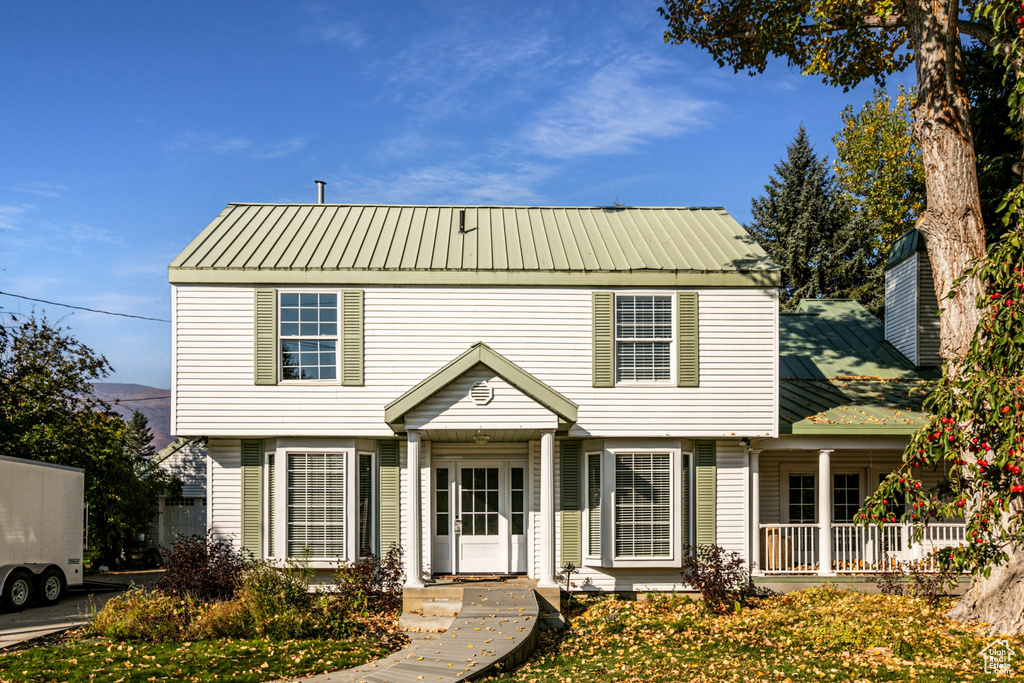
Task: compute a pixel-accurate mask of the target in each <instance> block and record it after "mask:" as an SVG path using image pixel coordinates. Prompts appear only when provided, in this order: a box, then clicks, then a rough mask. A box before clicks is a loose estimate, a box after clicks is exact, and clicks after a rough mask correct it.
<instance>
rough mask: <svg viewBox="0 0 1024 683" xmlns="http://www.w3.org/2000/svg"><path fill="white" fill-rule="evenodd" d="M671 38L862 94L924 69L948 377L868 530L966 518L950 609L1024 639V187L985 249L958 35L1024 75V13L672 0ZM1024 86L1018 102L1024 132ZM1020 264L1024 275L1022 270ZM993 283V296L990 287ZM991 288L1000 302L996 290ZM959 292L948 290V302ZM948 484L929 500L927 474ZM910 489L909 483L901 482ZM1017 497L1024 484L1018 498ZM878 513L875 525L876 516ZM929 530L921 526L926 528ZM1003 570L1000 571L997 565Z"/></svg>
mask: <svg viewBox="0 0 1024 683" xmlns="http://www.w3.org/2000/svg"><path fill="white" fill-rule="evenodd" d="M663 1H664V5H663V6H662V7H661V8H660V9H659V12H660V13H661V14H662V16H663V17H664V18H665V19H666V20H667V21H668V30H667V31H666V33H665V40H666V42H669V43H674V44H680V43H684V42H690V43H694V44H696V45H698V46H700V47H702V48H704V49H705V50H707V51H708V52H710V53H711V55H712V57H714V59H715V60H716V61H717V62H718V63H719V65H721V66H725V65H729V66H731V67H733V69H734V70H736V71H747V72H748V73H750V74H756V73H761V72H763V71H764V69H765V68H766V67H767V64H768V60H769V58H772V57H774V58H782V59H785V60H786V61H787V62H788V63H789V64H790V65H794V66H798V67H800V68H801V69H802V70H803V71H804V72H805V73H809V74H817V75H819V76H821V77H822V79H823V81H824V82H826V83H828V84H831V85H834V86H840V87H842V88H844V89H847V88H850V87H852V86H854V85H856V84H858V83H860V82H862V81H863V80H865V79H867V78H869V77H870V78H874V79H875V81H876V82H878V83H879V84H883V83H884V81H885V77H886V76H887V75H889V74H892V73H895V72H898V71H902V70H903V69H905V68H907V67H908V66H910V64H914V67H915V70H916V73H917V100H916V102H915V104H914V107H913V117H914V122H913V134H914V138H915V140H916V141H917V143H918V145H919V146H920V148H921V152H922V156H923V161H924V173H925V195H926V207H925V210H924V212H923V213H922V215H921V217H920V219H919V220H918V223H917V228H918V230H920V232H921V234H922V235H923V236H924V238H925V243H926V245H927V248H928V257H929V261H930V262H931V267H932V273H933V275H934V280H935V288H936V294H937V295H938V296H939V299H940V300H941V301H944V302H945V308H944V309H943V311H942V315H941V318H940V330H941V341H942V345H941V353H942V356H943V358H944V359H945V360H946V364H945V367H944V370H943V378H942V380H941V382H940V383H939V384H938V385H937V387H936V388H935V391H934V394H933V395H932V396H931V398H930V399H929V401H928V407H929V410H930V412H931V414H932V415H934V416H935V417H934V419H933V420H932V421H931V424H929V427H928V428H927V429H926V430H923V431H922V432H921V433H920V434H918V435H917V436H915V437H914V439H913V440H912V443H911V444H910V446H909V448H908V450H907V452H906V454H905V456H904V458H905V461H906V462H905V465H904V467H903V468H902V469H901V470H900V471H899V472H897V473H895V474H893V476H892V477H890V478H889V479H887V481H886V483H885V484H884V485H883V486H882V488H881V489H880V491H879V493H877V494H875V495H873V496H872V497H871V499H869V501H868V502H867V503H866V506H865V508H864V510H863V511H862V514H863V515H864V518H863V521H865V522H866V523H868V522H872V521H874V522H875V523H881V524H884V523H886V522H889V523H892V522H893V521H895V519H894V518H893V517H892V516H891V515H889V513H887V512H886V509H887V508H886V505H885V503H887V502H888V501H889V500H892V499H894V498H895V494H896V493H900V494H903V495H906V496H907V497H908V499H909V500H910V504H911V507H910V508H909V511H908V512H907V513H906V515H905V516H904V520H903V521H906V522H916V523H919V524H922V525H924V524H927V521H928V520H930V519H938V518H949V517H957V516H964V517H966V519H967V525H968V532H967V533H968V536H969V538H970V539H971V544H970V547H969V548H966V549H963V550H960V551H957V552H956V553H952V554H947V555H945V556H944V557H943V562H945V563H946V564H947V565H948V566H950V567H952V568H954V569H958V570H962V571H972V572H974V573H975V577H976V580H975V582H974V584H973V585H972V587H971V589H970V591H969V592H968V593H967V594H966V595H965V596H964V598H963V599H962V600H961V601H960V602H959V603H958V605H957V607H956V608H955V609H954V610H953V612H951V616H954V617H955V618H959V619H964V620H969V619H973V620H978V621H984V622H987V623H990V624H993V630H996V631H1002V632H1024V616H1022V615H1024V520H1022V519H1021V514H1020V511H1021V504H1022V503H1021V501H1022V500H1024V488H1022V487H1024V478H1022V477H1021V474H1020V469H1019V468H1021V467H1024V458H1021V457H1020V449H1021V443H1020V441H1018V439H1019V438H1020V437H1021V436H1022V435H1024V432H1022V431H1021V426H1020V420H1021V413H1020V410H1021V409H1020V407H1019V406H1020V405H1021V404H1022V403H1024V401H1022V395H1021V394H1022V389H1021V384H1022V383H1024V380H1022V379H1021V375H1022V374H1024V358H1022V356H1021V349H1022V347H1024V333H1022V332H1021V328H1020V321H1019V317H1018V313H1021V314H1024V309H1021V308H1020V307H1019V306H1020V303H1019V301H1020V299H1022V298H1024V291H1021V290H1022V289H1024V283H1022V278H1021V271H1020V270H1019V268H1020V264H1021V263H1024V253H1022V250H1021V243H1022V242H1024V234H1022V232H1021V229H1020V227H1019V226H1020V223H1021V220H1020V219H1021V213H1022V212H1024V186H1022V187H1018V188H1016V189H1014V190H1012V191H1011V192H1010V193H1009V194H1008V195H1007V197H1006V199H1005V200H1004V201H1003V212H1004V213H1003V220H1004V222H1005V223H1007V224H1008V225H1010V226H1011V227H1015V228H1016V229H1015V230H1013V231H1011V232H1010V233H1008V235H1007V237H1005V238H1004V239H1003V240H1001V241H1000V242H999V243H998V244H997V245H995V246H994V247H993V251H992V253H991V254H990V256H989V259H988V260H984V259H985V256H986V248H985V229H984V225H983V219H982V213H981V202H980V195H979V188H978V179H977V172H976V165H975V153H974V141H973V137H972V131H971V115H970V106H969V103H968V100H967V97H966V94H965V90H964V70H963V61H962V57H961V44H960V42H961V37H962V36H964V35H966V36H971V37H973V38H975V39H977V40H978V41H979V42H981V43H983V44H985V45H987V46H988V47H990V48H991V49H992V50H993V53H994V54H995V56H996V57H997V58H998V59H999V60H1001V63H1002V64H1003V65H1004V67H1005V68H1006V69H1007V72H1008V73H1014V74H1017V75H1019V74H1020V73H1021V70H1022V68H1024V38H1022V33H1021V32H1022V30H1024V3H1021V4H1020V5H1018V2H1008V1H1006V0H966V1H964V2H958V1H956V0H803V1H800V2H781V1H779V0H663ZM1022 81H1024V79H1021V78H1017V79H1016V89H1015V90H1014V92H1013V94H1012V95H1011V97H1010V101H1009V102H1008V106H1009V107H1010V110H1011V115H1012V117H1013V120H1014V121H1015V124H1017V126H1018V128H1019V124H1020V122H1021V117H1020V107H1021V106H1022V105H1024V84H1022ZM1014 268H1017V270H1014ZM986 286H987V290H986ZM986 291H988V292H989V294H987V295H986V294H985V292H986ZM947 293H950V294H949V295H948V297H947ZM926 466H931V467H935V468H938V469H939V470H941V471H943V472H948V476H947V477H946V478H945V479H944V480H943V482H942V483H941V484H940V485H939V486H938V487H936V488H935V489H933V490H931V491H924V492H922V486H921V484H920V481H919V480H918V479H917V478H916V477H915V476H914V472H915V469H916V468H919V467H926ZM901 480H902V481H901ZM1014 487H1017V488H1014ZM872 515H873V516H874V519H871V518H870V516H872ZM918 532H919V533H920V529H919V530H918ZM993 568H994V569H993Z"/></svg>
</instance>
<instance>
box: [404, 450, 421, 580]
mask: <svg viewBox="0 0 1024 683" xmlns="http://www.w3.org/2000/svg"><path fill="white" fill-rule="evenodd" d="M408 438H409V443H408V451H407V453H406V456H407V457H406V467H407V468H408V470H409V491H408V494H409V497H408V503H409V559H408V561H407V562H406V566H405V587H406V588H423V554H422V551H421V548H422V547H423V542H422V541H423V539H422V538H420V535H421V534H422V533H423V524H422V523H421V521H420V517H421V516H422V511H421V510H420V433H419V432H417V431H415V430H409V437H408Z"/></svg>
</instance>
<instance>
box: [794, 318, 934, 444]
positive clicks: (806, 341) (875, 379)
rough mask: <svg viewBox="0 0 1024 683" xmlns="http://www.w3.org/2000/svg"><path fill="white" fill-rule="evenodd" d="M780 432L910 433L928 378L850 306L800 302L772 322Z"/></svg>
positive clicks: (874, 322)
mask: <svg viewBox="0 0 1024 683" xmlns="http://www.w3.org/2000/svg"><path fill="white" fill-rule="evenodd" d="M779 353H780V358H781V361H782V362H781V367H780V371H779V376H780V382H779V417H780V425H779V431H780V433H782V434H820V433H832V434H838V433H858V434H865V433H877V434H912V433H914V432H915V431H917V429H918V428H919V427H920V426H921V425H922V424H924V422H925V421H926V415H925V414H924V412H923V411H922V408H921V404H922V401H923V400H924V396H925V392H924V391H921V389H922V388H923V387H924V386H925V384H926V381H927V380H928V379H930V378H932V377H933V375H932V374H930V373H922V372H919V371H917V370H915V369H914V366H913V364H911V362H910V361H909V360H907V359H906V358H904V357H903V355H902V354H900V353H899V352H898V351H897V350H896V349H895V348H893V347H892V345H890V344H889V343H888V342H887V341H885V327H884V325H883V324H882V323H881V321H879V320H878V319H877V318H875V317H874V316H873V315H871V313H869V312H868V310H867V309H865V308H864V307H863V306H861V305H860V304H859V303H857V302H856V301H852V300H844V299H831V300H826V299H805V300H803V301H801V302H800V304H799V305H798V306H797V310H796V311H795V312H793V313H782V314H781V315H780V316H779Z"/></svg>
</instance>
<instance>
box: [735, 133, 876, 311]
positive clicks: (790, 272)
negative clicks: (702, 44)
mask: <svg viewBox="0 0 1024 683" xmlns="http://www.w3.org/2000/svg"><path fill="white" fill-rule="evenodd" d="M764 189H765V195H764V196H763V197H759V198H757V199H754V200H753V201H752V202H751V214H752V217H753V222H752V223H751V224H750V225H748V226H746V228H747V230H748V231H749V232H750V233H751V235H752V236H753V237H754V239H755V240H756V241H757V243H758V244H760V245H761V247H762V248H763V249H764V250H765V251H766V252H767V253H768V255H769V256H771V257H772V259H774V260H775V262H776V263H778V264H779V266H781V267H782V288H781V290H780V299H781V303H782V307H783V309H788V308H793V307H794V306H796V304H797V303H799V301H800V300H801V299H816V298H822V297H840V298H854V299H857V300H858V301H860V302H861V303H862V304H864V305H865V306H867V307H868V309H869V310H871V311H872V312H873V313H875V314H876V315H880V314H881V312H882V309H883V308H884V306H883V303H882V300H881V294H882V292H881V289H882V288H879V287H878V286H877V283H878V282H879V281H880V278H881V277H883V274H882V270H881V269H882V263H881V259H880V257H879V254H878V251H877V249H874V245H873V244H871V242H870V240H866V239H865V235H864V230H865V224H864V220H863V219H862V218H860V217H858V216H857V215H856V214H855V213H854V212H853V211H851V210H850V207H849V203H848V202H847V201H846V199H845V198H844V196H843V194H842V192H841V191H840V190H839V187H838V186H837V184H836V181H835V179H834V178H833V176H832V173H831V171H830V169H829V164H828V161H827V159H824V158H819V157H818V156H817V154H815V152H814V148H813V147H812V146H811V143H810V140H808V138H807V131H806V130H804V127H803V126H800V130H799V132H798V133H797V136H796V139H795V140H793V143H792V144H790V145H789V147H788V148H787V150H786V159H784V160H783V161H781V162H780V163H778V164H776V166H775V175H773V176H771V177H770V178H769V179H768V184H767V185H765V187H764Z"/></svg>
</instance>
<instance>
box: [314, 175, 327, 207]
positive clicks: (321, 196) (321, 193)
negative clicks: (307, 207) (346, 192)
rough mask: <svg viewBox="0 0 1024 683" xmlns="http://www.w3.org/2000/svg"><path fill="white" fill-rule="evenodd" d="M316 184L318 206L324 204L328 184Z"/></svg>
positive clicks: (319, 182) (319, 181) (320, 181)
mask: <svg viewBox="0 0 1024 683" xmlns="http://www.w3.org/2000/svg"><path fill="white" fill-rule="evenodd" d="M314 182H315V183H316V203H317V204H323V203H324V185H326V184H327V183H326V182H324V181H323V180H316V181H314Z"/></svg>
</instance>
